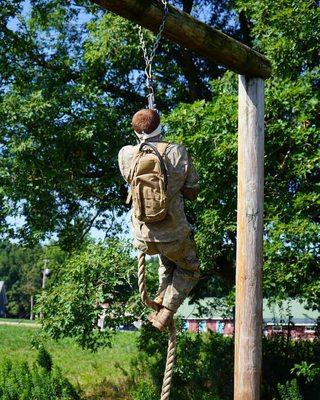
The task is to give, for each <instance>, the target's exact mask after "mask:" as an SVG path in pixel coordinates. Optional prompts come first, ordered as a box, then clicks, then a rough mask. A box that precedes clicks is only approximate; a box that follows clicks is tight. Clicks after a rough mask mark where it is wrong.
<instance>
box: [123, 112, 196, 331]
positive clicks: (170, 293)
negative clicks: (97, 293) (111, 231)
mask: <svg viewBox="0 0 320 400" xmlns="http://www.w3.org/2000/svg"><path fill="white" fill-rule="evenodd" d="M132 126H133V129H134V131H135V134H136V136H137V139H138V142H139V144H138V145H136V146H124V147H123V148H122V149H121V150H120V152H119V158H118V161H119V167H120V171H121V174H122V176H123V177H124V179H125V180H126V181H127V182H128V183H129V184H130V185H131V191H132V194H133V195H135V197H133V212H132V230H133V235H134V239H135V240H134V245H135V247H136V248H137V249H139V250H140V251H142V252H144V253H146V254H149V255H154V254H159V263H160V266H159V290H158V293H157V296H156V298H155V300H154V301H155V302H156V303H157V305H158V307H159V309H158V311H156V312H153V313H152V314H151V315H150V316H149V320H150V321H151V323H152V324H153V326H155V327H156V328H158V329H159V330H163V329H164V328H165V327H166V326H169V324H170V323H171V321H172V318H173V315H174V313H175V312H176V311H177V309H178V308H179V306H180V305H181V304H182V302H183V301H184V299H185V298H186V297H187V295H188V294H189V292H190V290H191V289H192V288H193V287H194V285H195V284H196V283H197V281H198V279H199V276H200V274H199V260H198V258H197V254H196V247H195V242H194V240H193V238H192V237H191V227H190V225H189V223H188V221H187V219H186V215H185V212H184V202H183V199H184V198H186V199H188V200H195V199H196V198H197V195H198V193H199V178H198V174H197V172H196V170H195V168H194V166H193V164H192V161H191V158H190V156H189V155H188V153H187V150H186V149H185V147H184V146H182V145H179V144H173V143H164V142H161V125H160V117H159V115H158V113H157V112H156V111H155V110H150V109H143V110H140V111H138V112H137V113H136V114H135V115H134V116H133V119H132ZM140 146H142V147H143V148H141V150H140ZM148 147H150V148H149V149H147V148H148ZM146 153H147V154H146ZM150 153H152V155H149V158H148V154H150ZM155 153H157V155H156V154H155ZM142 154H143V155H144V156H145V158H144V161H143V162H141V160H142V158H141V155H142ZM157 157H159V158H161V159H160V164H159V165H160V167H159V168H158V167H157V165H156V164H157V161H158V160H157ZM139 162H140V164H139ZM163 162H164V163H163ZM137 165H138V167H137ZM141 165H142V166H141ZM150 165H152V168H153V169H154V170H156V171H158V172H157V173H158V175H161V174H162V175H161V176H163V174H164V175H165V177H164V179H163V182H164V183H163V182H162V183H161V182H160V189H159V190H158V192H159V193H160V195H159V194H158V192H157V189H155V188H154V187H155V184H154V183H153V184H151V189H146V190H147V191H143V190H144V189H141V187H142V186H141V185H142V184H143V181H141V180H140V181H139V185H140V186H139V185H138V183H137V180H135V179H134V176H135V173H136V174H137V173H138V172H137V170H139V171H143V172H144V174H143V175H140V177H141V176H142V178H143V179H145V178H146V177H151V178H150V181H154V175H151V174H150V173H148V174H146V173H145V172H146V169H148V168H150ZM160 169H161V170H160ZM141 182H142V183H141ZM147 184H148V182H147ZM134 185H137V186H136V187H134ZM152 185H154V186H152ZM138 186H139V190H138V189H137V188H138ZM163 187H165V193H164V194H163V192H164V189H163ZM148 190H149V191H148ZM138 192H139V193H140V194H139V193H138ZM141 193H142V194H141ZM148 193H149V196H148ZM150 193H151V195H150ZM137 195H139V196H140V197H139V198H137ZM143 196H144V198H143ZM150 196H151V198H150ZM154 197H156V200H157V199H158V198H159V197H160V200H159V202H160V203H161V205H162V206H163V207H162V206H161V207H162V208H161V207H160V208H159V204H160V203H158V204H156V205H154V204H153V203H152V202H153V201H154ZM163 199H164V200H163ZM135 201H136V204H138V206H139V207H140V208H139V207H138V208H139V210H140V211H139V210H138V211H137V210H136V209H135V208H134V207H137V206H135V205H134V203H135ZM141 204H142V206H143V205H145V207H149V209H151V210H152V211H153V216H154V215H156V218H154V217H153V220H151V219H150V218H149V219H148V218H146V216H143V213H142V212H141ZM157 207H158V208H157ZM155 210H157V212H155ZM147 211H148V210H147ZM147 211H146V210H144V213H145V214H147ZM144 217H145V218H144ZM150 221H151V222H150Z"/></svg>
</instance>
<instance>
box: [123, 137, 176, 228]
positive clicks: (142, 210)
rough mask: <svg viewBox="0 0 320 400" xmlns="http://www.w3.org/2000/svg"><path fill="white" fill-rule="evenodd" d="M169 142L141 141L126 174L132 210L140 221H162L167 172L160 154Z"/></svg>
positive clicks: (164, 215) (164, 210)
mask: <svg viewBox="0 0 320 400" xmlns="http://www.w3.org/2000/svg"><path fill="white" fill-rule="evenodd" d="M168 145H169V143H149V142H144V143H141V144H140V146H139V149H138V151H137V153H136V155H135V156H134V158H133V160H132V164H131V169H130V174H129V184H130V186H131V191H130V197H131V199H132V212H133V213H134V216H135V217H136V218H137V219H138V220H139V221H142V222H148V223H152V222H158V221H162V220H163V219H164V218H165V217H166V215H167V211H168V198H167V188H168V172H167V168H166V165H165V162H164V160H163V155H164V153H165V151H166V148H167V147H168Z"/></svg>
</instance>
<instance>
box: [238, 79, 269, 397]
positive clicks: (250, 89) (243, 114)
mask: <svg viewBox="0 0 320 400" xmlns="http://www.w3.org/2000/svg"><path fill="white" fill-rule="evenodd" d="M263 158H264V80H263V79H261V78H247V77H245V76H242V75H240V76H239V139H238V220H237V271H236V331H235V372H234V378H235V379H234V399H235V400H260V381H261V358H262V241H263V180H264V179H263V176H264V171H263V164H264V161H263Z"/></svg>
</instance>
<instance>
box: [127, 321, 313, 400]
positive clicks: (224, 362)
mask: <svg viewBox="0 0 320 400" xmlns="http://www.w3.org/2000/svg"><path fill="white" fill-rule="evenodd" d="M139 347H140V354H139V355H138V357H137V358H136V359H135V360H133V363H132V370H131V377H132V384H133V386H134V388H135V390H134V391H133V393H134V395H133V398H134V400H144V399H145V400H152V399H153V398H157V397H159V393H160V390H161V384H162V377H163V372H164V367H165V358H166V349H167V334H165V333H164V334H163V333H158V332H155V331H154V330H153V329H152V328H150V327H149V326H146V327H145V328H143V330H142V331H141V335H140V339H139ZM233 349H234V341H233V338H228V337H224V336H222V335H220V334H217V333H212V332H210V333H209V332H208V333H206V334H190V333H181V334H180V335H179V338H178V349H177V360H176V365H175V369H174V376H173V382H172V393H171V397H170V399H171V400H180V399H186V400H209V399H210V400H232V399H233ZM303 363H307V364H309V365H311V364H314V365H320V341H319V340H315V341H314V342H310V341H291V340H287V339H286V338H285V337H281V336H277V337H273V338H271V339H270V338H268V339H267V338H264V339H263V376H262V397H261V399H262V400H283V399H286V400H299V399H304V400H314V399H316V398H317V396H319V393H320V379H319V375H318V376H314V377H313V379H310V377H308V376H305V375H304V374H303V373H301V372H300V373H299V372H298V371H299V368H297V365H301V364H303Z"/></svg>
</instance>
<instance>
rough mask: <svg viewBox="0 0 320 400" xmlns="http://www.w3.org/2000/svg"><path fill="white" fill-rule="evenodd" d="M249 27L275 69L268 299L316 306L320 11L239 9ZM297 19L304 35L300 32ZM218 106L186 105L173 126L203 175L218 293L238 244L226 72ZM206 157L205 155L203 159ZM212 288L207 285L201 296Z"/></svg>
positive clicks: (229, 275) (319, 297)
mask: <svg viewBox="0 0 320 400" xmlns="http://www.w3.org/2000/svg"><path fill="white" fill-rule="evenodd" d="M237 7H238V9H240V10H243V11H245V12H246V15H248V17H250V20H251V21H252V30H251V35H252V37H253V38H254V44H255V46H256V48H258V49H259V50H261V51H262V52H263V53H265V54H266V55H267V57H268V58H270V60H271V61H272V63H273V66H274V70H273V76H272V78H270V79H269V80H268V81H267V82H266V122H265V130H266V152H265V153H266V154H265V174H266V178H265V230H264V237H265V250H264V255H265V265H264V291H265V295H266V296H272V297H274V298H277V299H283V298H286V297H300V298H303V299H305V300H307V301H308V304H309V306H310V307H317V308H319V305H320V286H319V280H318V279H317V276H318V275H319V265H320V262H319V261H320V248H319V243H320V240H319V239H320V228H319V222H320V220H319V217H320V213H319V204H320V197H319V193H320V191H319V161H320V149H319V140H320V134H319V132H320V130H319V127H320V118H319V115H320V95H319V93H320V92H319V78H320V74H319V40H318V39H319V38H320V32H319V30H318V28H319V25H320V24H319V19H320V14H319V7H316V6H315V5H314V4H313V3H312V2H306V1H296V2H293V3H290V4H289V3H288V2H286V1H283V2H282V3H281V7H279V3H278V2H277V3H276V2H274V1H265V2H259V4H258V3H257V2H255V1H252V2H247V1H246V2H243V3H242V2H238V3H237ZM296 20H298V21H299V26H300V29H299V30H297V29H296V27H295V24H296ZM212 89H213V100H212V101H211V102H204V101H202V102H197V103H194V104H192V105H180V106H179V107H178V108H176V109H175V111H174V112H173V113H171V114H170V116H169V117H168V119H167V122H168V124H169V129H170V132H172V136H171V137H172V138H174V139H176V140H178V141H181V142H184V143H186V144H187V146H188V148H189V150H190V152H191V153H193V155H194V158H195V160H196V165H197V167H198V169H199V172H200V175H201V185H202V192H201V197H200V200H199V201H198V202H197V203H196V204H195V205H193V206H192V205H190V207H189V209H190V214H191V215H192V219H193V222H194V225H195V227H196V231H197V239H198V244H199V247H200V251H201V260H202V263H203V265H204V268H205V271H204V276H205V277H208V278H210V277H211V281H212V285H211V287H212V288H214V291H215V292H216V294H218V295H219V293H220V291H221V285H219V284H218V283H219V280H221V278H222V282H229V283H230V284H231V285H230V286H229V288H230V287H231V286H232V284H233V282H234V277H233V275H234V262H235V245H236V229H235V228H236V184H237V181H236V163H237V155H236V153H237V135H236V125H237V115H236V113H237V108H236V101H237V91H236V78H235V76H234V75H232V74H229V73H228V74H225V75H224V76H223V78H221V79H220V80H215V81H213V82H212ZM204 155H205V156H204ZM206 288H208V281H207V280H206V279H203V284H202V285H199V287H198V290H199V295H200V296H201V295H203V292H205V290H206Z"/></svg>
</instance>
